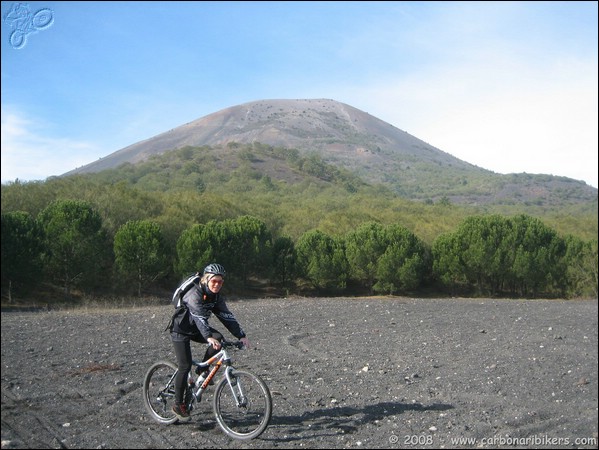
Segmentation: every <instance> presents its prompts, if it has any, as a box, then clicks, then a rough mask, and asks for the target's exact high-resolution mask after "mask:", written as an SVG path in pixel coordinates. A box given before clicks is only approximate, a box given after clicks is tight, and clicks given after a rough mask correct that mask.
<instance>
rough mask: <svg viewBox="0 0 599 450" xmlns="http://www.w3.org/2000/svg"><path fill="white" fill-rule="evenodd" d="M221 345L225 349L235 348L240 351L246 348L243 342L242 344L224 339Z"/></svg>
mask: <svg viewBox="0 0 599 450" xmlns="http://www.w3.org/2000/svg"><path fill="white" fill-rule="evenodd" d="M220 345H221V347H223V348H231V347H235V348H238V349H239V350H243V349H244V348H245V345H243V342H241V341H236V342H231V341H225V340H224V339H223V340H222V341H221V343H220Z"/></svg>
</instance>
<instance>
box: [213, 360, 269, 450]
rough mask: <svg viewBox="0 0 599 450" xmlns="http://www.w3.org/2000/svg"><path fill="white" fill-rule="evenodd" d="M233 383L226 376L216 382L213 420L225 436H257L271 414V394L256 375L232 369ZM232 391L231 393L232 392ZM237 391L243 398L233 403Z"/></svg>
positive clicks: (238, 437)
mask: <svg viewBox="0 0 599 450" xmlns="http://www.w3.org/2000/svg"><path fill="white" fill-rule="evenodd" d="M231 376H232V377H233V378H235V380H236V382H235V383H234V384H235V386H229V382H228V381H227V379H226V377H223V378H222V379H221V380H220V381H219V383H218V384H217V385H216V390H215V391H214V399H213V407H214V414H215V416H216V421H217V422H218V424H219V426H220V427H221V429H222V430H223V431H224V432H225V434H227V435H228V436H230V437H232V438H234V439H241V440H247V439H254V438H256V437H258V436H260V435H261V434H262V433H263V432H264V430H266V427H268V424H269V423H270V419H271V416H272V397H271V395H270V390H269V389H268V386H267V385H266V383H265V382H264V381H263V380H262V378H260V377H259V376H258V375H255V374H253V373H251V372H247V371H244V370H234V371H233V372H232V373H231ZM233 391H234V392H235V393H233ZM240 392H242V393H243V395H244V397H245V399H244V404H243V405H242V406H241V407H238V406H237V402H236V400H235V396H238V395H239V394H240Z"/></svg>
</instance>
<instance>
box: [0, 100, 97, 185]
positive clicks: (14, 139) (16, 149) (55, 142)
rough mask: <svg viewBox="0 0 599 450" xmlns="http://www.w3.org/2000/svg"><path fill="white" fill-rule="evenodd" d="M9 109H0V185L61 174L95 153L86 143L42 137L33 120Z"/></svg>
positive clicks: (81, 163)
mask: <svg viewBox="0 0 599 450" xmlns="http://www.w3.org/2000/svg"><path fill="white" fill-rule="evenodd" d="M9 109H10V108H8V107H7V106H5V105H3V106H2V136H1V146H2V183H6V182H9V181H15V180H16V179H19V180H21V181H33V180H45V179H46V178H47V177H49V176H52V175H62V174H63V173H65V172H68V171H70V170H73V169H75V168H77V167H80V166H82V165H84V164H87V163H89V162H90V161H91V160H93V159H94V158H95V156H93V155H94V154H95V155H97V154H98V151H97V148H95V147H94V146H93V145H91V144H89V143H87V142H81V141H75V140H72V139H67V138H54V137H47V136H43V135H42V134H41V133H40V131H39V128H40V126H39V125H36V123H35V122H34V121H32V120H29V119H26V118H25V117H24V116H22V115H19V114H18V113H15V112H13V111H9Z"/></svg>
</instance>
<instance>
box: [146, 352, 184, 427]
mask: <svg viewBox="0 0 599 450" xmlns="http://www.w3.org/2000/svg"><path fill="white" fill-rule="evenodd" d="M176 373H177V366H176V365H175V364H173V363H172V362H170V361H158V362H157V363H155V364H154V365H152V366H151V367H150V368H149V369H148V371H147V373H146V376H145V378H144V388H143V397H144V405H145V406H146V409H147V411H148V412H149V413H150V416H152V419H154V420H155V421H156V422H159V423H165V424H169V423H174V422H175V421H176V420H177V416H175V413H174V412H173V405H174V404H175V374H176Z"/></svg>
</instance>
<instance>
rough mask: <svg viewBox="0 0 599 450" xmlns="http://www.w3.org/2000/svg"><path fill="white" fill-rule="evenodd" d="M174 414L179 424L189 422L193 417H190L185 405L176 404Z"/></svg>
mask: <svg viewBox="0 0 599 450" xmlns="http://www.w3.org/2000/svg"><path fill="white" fill-rule="evenodd" d="M173 412H174V413H175V415H176V416H177V419H179V422H189V421H190V420H191V416H190V415H189V412H188V411H187V407H186V406H185V405H177V404H175V405H174V406H173Z"/></svg>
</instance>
